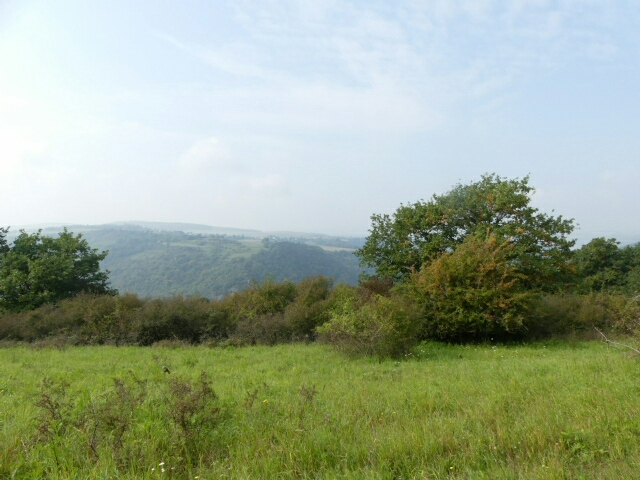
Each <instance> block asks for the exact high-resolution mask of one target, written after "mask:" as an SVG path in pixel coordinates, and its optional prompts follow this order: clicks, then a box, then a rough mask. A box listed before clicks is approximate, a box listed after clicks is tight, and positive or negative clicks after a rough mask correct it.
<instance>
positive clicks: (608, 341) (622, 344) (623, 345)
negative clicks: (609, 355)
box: [593, 326, 640, 354]
mask: <svg viewBox="0 0 640 480" xmlns="http://www.w3.org/2000/svg"><path fill="white" fill-rule="evenodd" d="M593 328H595V329H596V332H598V333H599V334H600V335H602V338H604V342H605V343H606V344H607V345H613V346H614V347H618V346H620V347H625V348H630V349H631V350H633V351H634V352H636V353H637V354H640V350H638V349H637V348H634V347H632V346H630V345H625V344H624V343H619V342H614V341H613V340H609V339H608V338H607V336H606V335H605V334H604V333H602V332H601V331H600V330H598V328H597V327H595V326H594V327H593Z"/></svg>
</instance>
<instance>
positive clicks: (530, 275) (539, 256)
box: [356, 174, 574, 290]
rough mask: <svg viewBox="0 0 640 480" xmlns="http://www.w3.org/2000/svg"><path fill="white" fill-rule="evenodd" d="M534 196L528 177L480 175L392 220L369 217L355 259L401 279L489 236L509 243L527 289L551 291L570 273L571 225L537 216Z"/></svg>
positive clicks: (402, 209)
mask: <svg viewBox="0 0 640 480" xmlns="http://www.w3.org/2000/svg"><path fill="white" fill-rule="evenodd" d="M533 191H534V189H533V187H531V186H529V178H528V177H525V178H524V179H522V180H520V179H513V180H510V179H506V178H502V177H499V176H497V175H495V174H493V175H484V176H483V177H482V179H481V180H480V181H478V182H474V183H471V184H469V185H461V184H459V185H456V186H455V187H454V188H453V189H452V190H451V191H449V192H447V193H445V194H443V195H434V196H433V197H432V199H431V200H430V201H428V202H424V201H419V202H416V203H414V204H409V205H401V206H400V207H399V208H398V209H397V210H396V212H395V213H394V214H393V215H392V216H389V215H373V216H372V217H371V220H372V227H371V229H370V235H369V237H368V238H367V241H366V243H365V245H364V246H363V247H362V248H361V249H359V250H357V251H356V254H357V255H358V256H359V257H360V259H361V263H362V264H363V265H365V266H369V267H373V268H375V269H376V272H377V274H378V275H379V276H383V277H384V276H386V277H392V278H394V279H396V280H403V279H407V278H409V277H410V276H411V274H412V272H414V271H416V270H420V269H422V268H425V267H427V266H428V265H429V264H431V263H432V262H434V261H435V260H436V259H437V258H438V257H440V256H442V255H443V254H445V253H450V252H452V251H454V250H455V249H456V248H458V246H459V245H461V244H462V243H463V242H464V241H465V239H466V238H467V237H469V236H471V235H478V234H481V235H485V234H487V232H490V233H491V234H492V235H495V236H496V237H498V239H499V240H500V241H504V240H507V239H508V240H510V242H511V243H512V244H513V248H511V249H510V252H509V259H510V261H511V262H512V263H513V264H514V265H517V267H518V270H519V271H520V272H521V273H522V274H524V277H523V281H524V282H525V283H526V284H527V285H528V287H530V288H539V289H543V290H548V289H555V288H556V285H558V283H559V282H562V281H564V280H565V278H566V276H567V274H568V273H569V269H568V265H567V260H568V258H569V256H570V248H571V247H572V246H573V244H574V241H572V240H568V239H567V235H569V234H571V232H572V231H573V221H572V220H564V219H563V218H562V217H561V216H559V217H553V216H549V215H546V214H543V213H540V212H539V211H538V210H537V209H536V208H534V207H532V206H531V205H530V202H531V193H532V192H533Z"/></svg>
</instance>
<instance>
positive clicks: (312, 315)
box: [285, 276, 333, 340]
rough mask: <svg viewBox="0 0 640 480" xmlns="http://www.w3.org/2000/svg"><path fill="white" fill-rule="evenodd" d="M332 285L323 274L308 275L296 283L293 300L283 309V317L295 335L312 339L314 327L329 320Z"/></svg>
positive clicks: (331, 281)
mask: <svg viewBox="0 0 640 480" xmlns="http://www.w3.org/2000/svg"><path fill="white" fill-rule="evenodd" d="M332 287H333V280H332V279H330V278H327V277H323V276H317V277H310V278H307V279H305V280H303V281H302V282H300V283H299V284H298V287H297V294H296V299H295V302H293V303H291V304H289V305H288V306H287V308H286V309H285V319H286V321H287V322H288V323H289V324H290V325H291V328H292V330H293V333H294V334H295V335H297V336H300V337H302V338H305V339H308V340H313V339H314V338H315V335H316V328H317V327H319V326H320V325H322V324H324V323H325V322H327V321H328V320H329V317H330V309H331V306H332V303H333V302H332V300H331V298H330V297H331V290H332Z"/></svg>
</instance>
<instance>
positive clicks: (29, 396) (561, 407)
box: [0, 342, 640, 479]
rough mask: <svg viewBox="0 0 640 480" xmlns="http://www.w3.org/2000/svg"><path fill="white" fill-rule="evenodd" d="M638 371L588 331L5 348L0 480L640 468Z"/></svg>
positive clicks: (628, 474)
mask: <svg viewBox="0 0 640 480" xmlns="http://www.w3.org/2000/svg"><path fill="white" fill-rule="evenodd" d="M165 366H166V367H167V369H169V370H170V373H163V367H165ZM202 372H206V374H207V375H208V378H209V380H210V382H211V384H210V385H211V387H212V388H213V390H214V391H215V393H216V394H217V398H213V397H212V396H211V395H209V397H207V398H208V400H207V401H202V402H201V399H202V398H201V397H202V395H201V397H198V396H197V395H196V393H197V392H201V393H203V392H204V393H203V395H204V396H206V392H207V390H206V389H202V390H198V387H197V386H198V385H200V384H199V383H198V379H199V378H200V376H201V373H202ZM639 374H640V363H639V362H638V359H637V358H634V357H631V356H630V355H629V354H627V353H626V352H624V351H620V350H615V349H608V348H607V347H606V346H605V345H603V344H601V343H599V342H551V343H549V342H547V343H538V344H529V345H509V346H502V345H494V346H492V345H478V346H473V345H470V346H447V345H442V344H437V343H428V344H422V345H420V346H418V347H417V348H416V349H415V350H414V352H413V353H412V354H411V355H409V356H408V357H407V359H406V360H404V361H400V362H398V361H393V360H387V361H382V362H379V361H377V360H374V359H369V358H357V359H349V358H346V357H344V356H342V355H340V354H338V353H336V352H335V351H333V350H332V349H331V348H329V347H326V346H322V345H303V344H294V345H282V346H276V347H247V348H225V349H223V348H208V347H205V346H199V347H178V348H170V347H164V348H162V347H152V348H141V347H120V348H117V347H71V348H67V349H62V350H59V349H55V348H44V349H32V348H26V347H10V348H3V349H0V444H1V445H3V448H2V451H1V453H0V455H1V456H0V478H149V479H151V478H200V479H204V478H212V479H213V478H256V479H259V478H358V479H370V478H379V479H393V478H407V479H408V478H442V479H444V478H448V479H501V478H504V479H516V478H523V479H524V478H527V479H528V478H532V479H537V478H540V479H565V478H610V479H620V478H638V475H639V473H638V472H640V382H639V381H638V379H639V378H640V375H639ZM45 377H47V378H50V379H51V381H50V383H49V384H48V386H46V387H44V388H43V383H42V382H43V379H44V378H45ZM114 378H115V379H118V381H115V382H114ZM63 381H64V382H67V383H68V385H69V386H68V387H67V391H66V392H67V393H66V395H62V394H61V393H60V392H61V390H60V389H59V388H58V389H57V387H56V385H57V386H60V385H62V383H61V382H63ZM118 382H119V383H118ZM180 382H182V383H180ZM118 385H120V387H118ZM176 385H182V390H180V389H177V387H176ZM185 385H188V387H185ZM202 385H204V383H202ZM176 392H178V393H176ZM180 392H182V393H180ZM184 392H187V394H185V393H184ZM43 393H44V394H45V395H43ZM181 394H182V397H180V396H179V395H181ZM44 397H48V398H49V399H50V400H52V402H50V405H49V407H46V402H45V403H43V402H42V400H43V398H44ZM185 399H187V400H189V401H190V402H191V404H189V403H188V402H186V403H185V402H182V400H185ZM38 402H40V404H41V406H40V407H38V406H36V403H38ZM56 402H58V408H57V410H56V408H55V407H51V404H53V405H54V406H55V403H56ZM181 402H182V403H181ZM42 405H45V407H43V406H42ZM114 405H116V406H118V405H119V406H121V407H123V409H124V410H126V412H125V413H124V414H122V415H119V414H118V411H117V410H116V409H115V408H114ZM190 405H191V406H192V405H196V406H198V405H200V406H202V408H201V409H200V410H198V409H194V408H192V410H189V408H190ZM56 411H57V413H58V417H57V418H56V415H55V412H56ZM47 412H49V413H51V412H54V413H52V414H51V415H49V416H47V414H46V413H47ZM105 412H106V413H105ZM185 412H186V413H185ZM114 419H115V420H114ZM185 419H186V420H187V421H186V422H184V420H185ZM181 421H182V423H181ZM45 424H46V426H47V428H45V429H44V430H43V428H42V426H43V425H45ZM200 425H206V428H202V429H201V428H200ZM39 427H40V432H39ZM43 432H44V433H43ZM161 463H162V465H161ZM162 469H164V470H165V471H164V472H162Z"/></svg>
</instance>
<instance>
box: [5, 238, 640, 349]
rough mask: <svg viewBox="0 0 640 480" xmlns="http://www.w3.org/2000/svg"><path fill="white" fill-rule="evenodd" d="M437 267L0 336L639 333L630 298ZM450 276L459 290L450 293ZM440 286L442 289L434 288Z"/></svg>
mask: <svg viewBox="0 0 640 480" xmlns="http://www.w3.org/2000/svg"><path fill="white" fill-rule="evenodd" d="M461 251H462V250H461ZM475 258H489V261H491V259H490V257H486V256H476V257H475ZM443 260H444V261H447V257H446V256H445V257H443ZM444 261H441V262H436V263H435V264H434V267H433V269H435V272H430V271H426V273H428V274H429V276H427V275H425V274H424V273H422V272H421V273H420V274H417V275H416V279H415V281H413V282H412V283H410V284H408V285H407V284H405V285H403V286H400V287H397V286H396V287H394V286H393V284H392V283H391V282H389V281H386V280H384V279H379V278H373V279H370V280H368V281H363V282H361V283H360V285H359V286H357V287H352V286H347V285H344V284H338V285H337V286H335V287H334V286H333V284H332V281H331V280H330V279H327V278H325V277H311V278H308V279H305V280H303V281H302V282H300V283H299V284H294V283H292V282H274V281H272V280H267V281H265V282H262V283H254V284H253V285H252V286H251V287H249V288H248V289H246V290H245V291H242V292H238V293H235V294H233V295H230V296H228V297H224V298H222V299H220V300H208V299H206V298H202V297H187V298H185V297H171V298H165V299H143V298H140V297H138V296H136V295H132V294H124V295H79V296H77V297H75V298H72V299H68V300H63V301H61V302H59V303H58V304H57V305H46V306H43V307H40V308H38V309H35V310H31V311H25V312H21V313H5V314H4V315H2V316H0V341H2V342H5V343H15V342H27V343H30V344H35V345H40V346H46V345H60V346H62V345H102V344H108V345H140V346H148V345H153V344H156V343H158V342H175V341H178V342H186V343H190V344H199V343H205V344H210V345H220V346H225V345H235V346H241V345H255V344H262V345H274V344H279V343H287V342H295V341H302V342H311V341H315V340H320V341H322V342H325V343H330V344H333V345H335V346H337V347H338V348H340V349H342V350H343V351H345V352H348V353H355V354H369V355H375V356H379V357H386V356H392V357H399V356H402V355H404V354H406V353H407V352H408V351H410V350H411V348H413V346H415V345H416V344H417V343H418V342H420V341H423V340H429V339H435V340H445V341H449V342H458V343H459V342H466V341H472V342H478V341H480V342H482V341H489V340H494V341H522V340H534V339H540V338H547V337H550V336H558V335H560V336H562V335H576V334H577V335H581V334H584V333H585V332H590V331H591V332H593V331H594V327H597V328H599V329H602V330H604V331H613V332H618V333H623V334H627V335H635V334H636V333H637V331H638V328H639V322H640V303H639V302H638V298H637V297H632V296H629V295H623V294H615V293H602V292H600V293H590V294H586V295H584V294H582V295H581V294H577V293H564V294H555V295H550V294H533V293H528V292H525V293H524V294H523V293H520V292H518V291H517V290H516V291H515V293H514V292H513V291H512V290H514V287H513V285H514V283H513V282H511V280H509V279H508V277H506V278H507V282H510V283H507V284H505V283H504V278H505V275H504V272H498V273H497V274H496V273H495V270H493V271H492V270H491V269H488V270H487V269H486V268H484V266H483V265H475V264H472V265H471V266H470V268H469V271H462V273H460V274H459V275H458V277H459V278H458V279H457V278H456V276H455V275H454V274H451V273H450V272H448V270H447V268H448V266H447V265H446V264H444V265H442V264H443V263H444ZM483 268H484V270H483ZM483 271H488V272H489V273H488V274H487V275H485V276H483V277H482V278H479V276H480V275H481V274H480V273H476V274H474V273H473V272H483ZM438 275H440V277H442V276H444V277H446V278H445V279H442V278H440V277H438ZM474 275H475V276H476V277H478V278H476V279H475V280H473V281H474V282H475V285H476V286H475V287H474V288H469V286H468V278H469V277H471V278H472V279H473V276H474ZM496 277H499V278H498V280H496ZM433 278H436V280H437V281H434V280H433ZM460 279H464V284H463V285H461V286H460V287H456V282H458V283H460V282H462V280H460ZM496 282H497V284H496ZM500 282H502V283H500ZM441 284H446V285H448V290H447V291H444V290H442V289H441V288H439V286H438V285H441Z"/></svg>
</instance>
